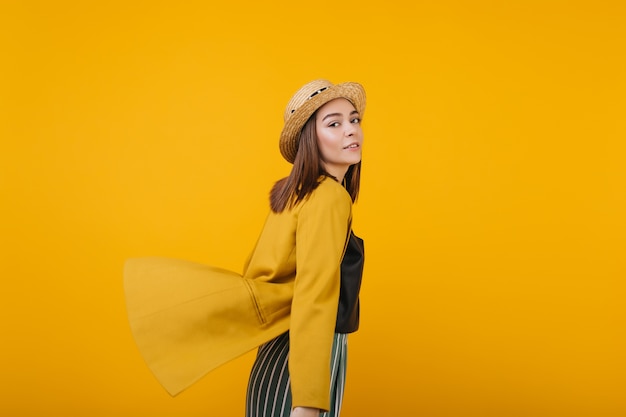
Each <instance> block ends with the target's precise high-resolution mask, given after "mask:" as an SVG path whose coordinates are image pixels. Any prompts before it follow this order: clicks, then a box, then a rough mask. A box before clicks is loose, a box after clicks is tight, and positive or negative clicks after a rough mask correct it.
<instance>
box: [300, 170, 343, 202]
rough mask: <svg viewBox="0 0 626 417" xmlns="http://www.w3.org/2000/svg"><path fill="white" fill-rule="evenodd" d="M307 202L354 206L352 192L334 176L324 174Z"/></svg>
mask: <svg viewBox="0 0 626 417" xmlns="http://www.w3.org/2000/svg"><path fill="white" fill-rule="evenodd" d="M304 203H305V205H306V204H318V203H321V204H326V203H331V204H342V205H348V206H352V198H351V197H350V193H348V190H346V189H345V188H344V187H343V186H342V185H341V184H340V183H339V182H337V181H336V180H335V179H334V178H331V177H327V176H324V177H322V178H321V179H320V183H319V185H318V186H317V188H316V189H315V190H313V192H312V193H311V195H310V196H309V198H308V199H307V200H306V201H305V202H304Z"/></svg>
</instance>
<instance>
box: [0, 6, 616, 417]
mask: <svg viewBox="0 0 626 417" xmlns="http://www.w3.org/2000/svg"><path fill="white" fill-rule="evenodd" d="M0 7H1V11H0V32H1V33H0V35H1V36H0V43H1V44H0V46H1V47H2V49H1V51H2V52H1V57H0V59H1V60H2V65H1V66H0V140H1V151H0V187H1V188H0V192H1V194H0V196H1V199H2V200H1V204H0V227H1V229H0V237H1V245H2V247H1V252H0V253H1V255H0V256H1V258H0V260H1V270H2V286H3V288H2V291H0V294H1V295H0V317H2V319H1V322H0V323H1V327H0V332H1V334H2V344H1V346H0V369H1V372H0V415H3V416H4V415H6V416H12V417H19V416H49V415H63V416H138V415H150V416H155V417H156V416H179V417H182V416H216V417H217V416H219V417H229V416H241V415H243V407H244V402H245V387H246V383H247V376H248V370H249V367H250V364H251V361H252V359H253V354H249V355H246V356H244V357H242V358H240V359H238V360H236V361H234V362H232V363H229V364H227V365H226V366H224V367H222V368H220V369H218V370H217V371H215V372H214V373H212V374H210V375H208V376H207V377H206V378H204V379H203V380H202V381H201V382H199V383H198V384H196V385H194V386H193V387H192V388H190V389H189V390H187V391H186V392H184V393H183V394H181V395H180V396H178V397H176V398H170V397H169V396H168V395H167V394H166V392H165V391H164V390H163V389H162V388H161V387H160V386H159V385H158V383H157V381H156V380H155V379H154V378H153V376H152V375H151V374H150V373H149V371H148V369H147V367H146V366H145V365H144V363H143V361H142V359H141V358H140V356H139V354H138V351H137V349H136V347H135V345H134V342H133V340H132V338H131V335H130V332H129V329H128V325H127V322H126V316H125V310H124V299H123V293H122V277H121V271H122V264H123V261H124V259H126V258H128V257H131V256H140V255H163V256H171V257H179V258H184V259H189V260H194V261H200V262H204V263H208V264H212V265H216V266H220V267H224V268H229V269H232V270H236V271H241V268H242V264H243V262H244V260H245V257H246V256H247V254H248V252H249V251H250V249H251V248H252V245H253V244H254V241H255V239H256V236H257V233H258V232H259V231H260V228H261V226H262V222H263V219H264V217H265V214H266V212H267V192H268V191H269V188H270V187H271V185H272V184H273V182H274V181H275V180H276V179H278V178H280V177H281V176H284V175H286V174H287V173H288V170H289V165H288V164H287V163H286V162H284V161H282V159H281V157H280V154H279V152H278V147H277V143H278V135H279V132H280V129H281V126H282V112H283V108H284V106H285V104H286V102H287V101H288V99H289V97H290V95H291V94H292V93H293V92H294V91H295V90H296V89H297V88H298V87H299V86H300V85H301V84H303V83H304V82H307V81H309V80H311V79H314V78H319V77H324V78H328V79H330V80H332V81H334V82H341V81H359V82H361V83H362V84H363V85H364V86H365V88H366V90H367V93H368V108H367V111H366V113H365V120H364V129H365V134H366V146H365V149H364V173H363V178H362V179H363V183H362V194H361V198H360V200H359V202H358V204H357V205H356V206H355V224H354V226H355V230H356V232H357V234H359V235H360V236H362V237H363V238H364V239H365V242H366V248H367V262H366V271H365V277H364V280H365V281H364V285H363V291H362V321H361V325H362V326H361V330H360V331H359V332H358V333H356V334H355V335H353V336H351V338H350V362H349V373H348V385H347V392H346V397H345V403H344V410H343V411H344V413H343V415H345V416H364V415H365V416H370V415H371V416H373V415H378V416H398V415H403V416H427V417H472V416H476V417H491V416H493V417H496V416H497V417H516V416H529V417H530V416H532V417H542V416H546V417H548V416H549V417H555V416H563V417H578V416H585V417H586V416H589V417H598V416H602V417H609V416H624V415H626V395H625V392H626V354H625V352H626V330H625V329H626V327H625V325H626V308H625V304H624V303H625V301H624V299H625V295H626V294H625V290H626V284H625V278H626V260H625V258H626V257H625V249H626V221H625V218H626V216H625V213H626V193H625V189H626V188H625V185H626V172H625V171H626V170H625V162H626V161H625V159H626V158H625V156H626V152H625V145H624V139H625V138H626V122H625V120H626V118H625V117H624V114H625V111H626V102H625V97H626V81H625V80H626V65H625V63H626V59H625V57H624V56H625V54H624V45H625V41H626V25H625V24H624V22H625V18H626V8H625V6H624V2H621V1H601V0H600V1H593V2H587V1H585V2H582V1H513V2H499V1H485V0H479V1H441V2H427V1H413V2H396V1H386V2H383V3H381V4H376V3H369V2H352V1H348V2H330V3H328V2H326V3H315V2H314V3H306V2H293V1H292V2H286V1H279V2H270V3H264V2H252V1H250V2H247V3H246V2H240V1H231V2H218V3H215V4H212V2H200V1H195V2H192V1H178V2H174V1H171V2H168V1H162V2H154V1H151V2H148V1H141V2H140V1H134V2H133V1H126V2H122V1H111V2H81V1H54V2H52V1H50V2H43V1H42V2H35V1H10V0H9V1H4V2H3V3H2V6H0Z"/></svg>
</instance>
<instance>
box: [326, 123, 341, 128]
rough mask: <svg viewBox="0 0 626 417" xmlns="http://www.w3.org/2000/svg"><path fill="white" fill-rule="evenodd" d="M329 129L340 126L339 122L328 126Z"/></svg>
mask: <svg viewBox="0 0 626 417" xmlns="http://www.w3.org/2000/svg"><path fill="white" fill-rule="evenodd" d="M328 126H329V127H337V126H339V122H332V123H331V124H329V125H328Z"/></svg>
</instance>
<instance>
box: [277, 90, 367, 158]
mask: <svg viewBox="0 0 626 417" xmlns="http://www.w3.org/2000/svg"><path fill="white" fill-rule="evenodd" d="M336 98H345V99H347V100H349V101H350V102H351V103H352V105H353V106H354V107H355V108H356V110H357V111H358V112H359V115H360V116H361V117H363V112H364V111H365V90H364V89H363V86H361V84H358V83H342V84H336V85H334V84H333V83H331V82H330V81H327V80H315V81H311V82H309V83H307V84H305V85H304V86H302V88H300V89H299V90H298V91H297V92H296V94H294V95H293V97H291V100H289V104H287V108H286V109H285V126H284V127H283V131H282V132H281V134H280V142H279V147H280V153H281V154H282V155H283V157H284V158H285V159H286V160H287V161H289V162H291V163H293V161H294V160H295V159H296V153H297V152H298V141H299V139H300V131H301V130H302V127H303V126H304V124H305V123H306V121H307V120H309V117H311V115H312V114H313V113H315V112H316V111H317V109H319V108H320V107H322V106H323V105H324V104H326V103H328V102H329V101H331V100H334V99H336Z"/></svg>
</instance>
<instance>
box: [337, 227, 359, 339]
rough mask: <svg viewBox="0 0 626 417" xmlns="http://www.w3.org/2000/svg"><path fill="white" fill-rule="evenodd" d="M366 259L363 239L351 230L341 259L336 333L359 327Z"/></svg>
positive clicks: (347, 331)
mask: <svg viewBox="0 0 626 417" xmlns="http://www.w3.org/2000/svg"><path fill="white" fill-rule="evenodd" d="M364 261H365V250H364V247H363V239H361V238H360V237H357V236H356V235H355V234H354V232H352V231H351V232H350V238H349V239H348V246H347V247H346V252H345V254H344V255H343V260H342V261H341V288H340V290H339V308H338V310H337V325H336V326H335V332H336V333H353V332H355V331H357V329H358V328H359V291H360V290H361V278H362V277H363V263H364Z"/></svg>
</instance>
